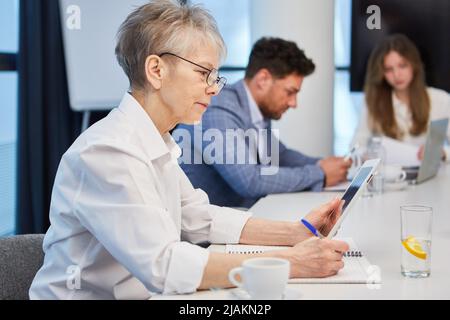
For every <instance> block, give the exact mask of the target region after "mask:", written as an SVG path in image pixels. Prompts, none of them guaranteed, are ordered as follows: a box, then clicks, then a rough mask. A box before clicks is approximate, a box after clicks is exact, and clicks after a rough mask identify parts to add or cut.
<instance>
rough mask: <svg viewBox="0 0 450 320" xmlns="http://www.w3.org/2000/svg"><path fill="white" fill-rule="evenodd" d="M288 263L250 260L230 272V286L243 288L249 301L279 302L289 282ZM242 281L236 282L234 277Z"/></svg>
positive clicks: (279, 260) (269, 259)
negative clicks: (238, 277)
mask: <svg viewBox="0 0 450 320" xmlns="http://www.w3.org/2000/svg"><path fill="white" fill-rule="evenodd" d="M289 273H290V263H289V261H288V260H285V259H279V258H252V259H248V260H245V261H244V262H243V263H242V267H239V268H234V269H233V270H231V271H230V273H229V275H228V278H229V280H230V282H231V283H232V284H234V285H235V286H237V287H239V288H243V289H244V290H245V291H247V293H248V294H249V296H250V298H251V299H255V300H279V299H282V298H283V294H284V291H285V289H286V284H287V282H288V280H289ZM237 275H239V276H240V277H241V279H242V282H241V281H238V280H237V279H236V276H237Z"/></svg>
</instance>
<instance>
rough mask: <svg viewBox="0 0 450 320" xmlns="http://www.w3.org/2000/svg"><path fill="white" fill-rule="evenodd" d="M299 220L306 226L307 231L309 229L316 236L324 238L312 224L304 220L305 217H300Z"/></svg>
mask: <svg viewBox="0 0 450 320" xmlns="http://www.w3.org/2000/svg"><path fill="white" fill-rule="evenodd" d="M301 222H302V223H303V224H304V225H305V227H306V228H308V230H309V231H311V232H312V233H313V234H314V235H315V236H316V237H318V238H320V239H322V238H324V236H323V235H322V234H320V232H319V231H317V229H316V228H314V226H313V225H312V224H311V223H309V222H308V221H306V220H305V219H302V220H301Z"/></svg>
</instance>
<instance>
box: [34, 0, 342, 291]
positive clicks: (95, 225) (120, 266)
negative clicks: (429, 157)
mask: <svg viewBox="0 0 450 320" xmlns="http://www.w3.org/2000/svg"><path fill="white" fill-rule="evenodd" d="M224 51H225V45H224V43H223V40H222V38H221V36H220V34H219V32H218V29H217V26H216V24H215V21H214V19H213V18H212V17H211V16H210V15H209V14H208V13H207V12H206V11H205V10H203V9H202V8H200V7H196V6H186V5H180V4H178V3H176V2H175V1H173V2H172V1H168V0H159V1H151V2H150V3H148V4H147V5H144V6H142V7H140V8H138V9H136V10H135V11H134V12H133V13H131V14H130V15H129V16H128V18H127V19H126V21H125V22H124V23H123V24H122V26H121V27H120V30H119V33H118V43H117V48H116V55H117V59H118V61H119V64H120V65H121V66H122V68H123V69H124V71H125V73H126V75H127V76H128V78H129V81H130V92H128V93H126V94H125V95H124V97H123V100H122V102H121V103H120V105H119V107H118V108H117V109H114V110H113V111H112V112H111V113H110V114H109V115H108V116H107V117H106V118H105V119H103V120H102V121H100V122H98V123H97V124H95V125H94V126H92V127H91V128H90V129H88V130H87V131H86V132H84V133H83V134H82V135H81V136H80V137H79V138H78V139H77V140H76V141H75V143H74V144H73V145H72V146H71V147H70V149H69V150H68V151H67V152H66V153H65V154H64V156H63V158H62V160H61V164H60V166H59V169H58V173H57V176H56V180H55V184H54V190H53V194H52V201H51V208H50V218H51V227H50V229H49V230H48V232H47V234H46V237H45V241H44V251H45V261H44V264H43V266H42V268H41V269H40V270H39V272H38V273H37V275H36V277H35V279H34V281H33V284H32V286H31V289H30V297H31V298H32V299H130V298H131V299H147V298H150V297H151V296H152V293H163V294H181V293H189V292H195V291H196V290H198V289H208V288H212V287H229V286H231V284H230V283H229V282H228V278H227V275H228V272H229V271H230V270H231V269H232V268H234V267H236V266H238V265H240V264H241V263H242V262H243V261H244V260H245V259H247V258H249V257H254V256H271V257H282V258H285V259H288V260H289V261H290V262H291V276H292V277H324V276H329V275H332V274H335V273H336V272H337V271H338V270H340V269H341V268H342V267H343V262H342V252H345V251H346V250H347V249H348V245H347V244H346V243H344V242H340V241H332V240H319V239H318V238H316V237H312V234H311V233H310V232H309V231H308V229H306V228H305V227H304V226H303V225H301V224H300V223H298V222H275V221H266V220H262V219H255V218H252V217H251V214H250V213H245V212H242V211H236V210H233V209H229V208H222V207H216V206H213V205H210V204H209V203H208V197H207V196H206V194H205V193H204V192H203V191H201V190H194V188H193V187H192V185H191V183H190V182H189V180H188V179H187V177H186V176H185V174H184V173H183V171H182V170H181V169H180V168H179V166H178V164H177V157H179V156H180V150H179V148H178V147H177V145H176V144H175V143H174V141H173V140H172V137H171V136H170V134H169V131H170V130H171V129H173V128H174V127H175V126H176V125H177V124H179V123H187V124H193V123H196V122H199V121H200V120H201V116H202V114H203V112H204V111H205V110H206V108H207V107H208V104H209V102H210V99H211V97H212V96H214V95H216V94H218V93H219V92H220V90H221V89H222V87H223V86H224V84H225V79H224V78H220V77H219V76H218V72H217V69H218V66H219V61H220V60H221V58H222V57H223V56H224ZM341 206H342V203H340V201H339V200H337V199H336V200H334V201H332V202H330V203H328V204H325V205H323V206H322V207H320V208H319V209H317V210H314V211H312V212H311V213H310V214H309V215H308V216H307V217H306V218H307V219H308V220H309V221H310V223H312V224H313V225H314V226H315V227H316V228H318V229H319V230H320V231H322V232H323V233H327V232H328V231H329V230H330V229H331V227H332V226H333V224H334V222H335V220H336V219H337V217H338V215H339V214H340V211H341ZM304 240H306V241H304ZM203 242H211V243H245V244H261V245H265V244H266V245H268V244H272V245H286V246H289V247H288V248H287V249H286V250H281V251H277V252H267V253H264V254H259V255H227V254H224V253H213V252H209V251H208V250H207V249H204V248H202V247H200V246H198V245H197V244H199V243H203Z"/></svg>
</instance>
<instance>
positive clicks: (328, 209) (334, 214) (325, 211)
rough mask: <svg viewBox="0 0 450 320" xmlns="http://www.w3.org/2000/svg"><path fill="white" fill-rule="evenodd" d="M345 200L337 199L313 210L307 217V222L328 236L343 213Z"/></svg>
mask: <svg viewBox="0 0 450 320" xmlns="http://www.w3.org/2000/svg"><path fill="white" fill-rule="evenodd" d="M343 205H344V200H340V199H339V198H335V199H333V200H331V201H330V202H328V203H325V204H323V205H322V206H320V207H319V208H317V209H314V210H312V211H311V212H310V213H308V214H307V215H306V216H305V219H306V221H308V222H309V223H311V224H312V225H313V226H314V227H315V228H316V229H317V230H318V231H319V232H320V233H321V234H322V235H324V236H327V235H328V233H330V231H331V229H332V228H333V226H334V224H335V223H336V221H337V220H338V219H339V217H340V216H341V213H342V206H343Z"/></svg>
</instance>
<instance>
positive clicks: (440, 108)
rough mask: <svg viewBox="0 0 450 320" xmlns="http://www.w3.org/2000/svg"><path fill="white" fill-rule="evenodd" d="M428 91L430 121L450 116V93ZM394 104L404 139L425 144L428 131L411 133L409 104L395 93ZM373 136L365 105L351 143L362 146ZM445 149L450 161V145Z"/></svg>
mask: <svg viewBox="0 0 450 320" xmlns="http://www.w3.org/2000/svg"><path fill="white" fill-rule="evenodd" d="M427 93H428V96H429V97H430V104H431V111H430V121H433V120H438V119H442V118H450V95H449V94H448V93H447V92H446V91H444V90H440V89H436V88H427ZM392 104H393V107H394V115H395V120H396V122H397V125H398V127H399V129H400V130H401V131H402V132H404V135H403V138H402V141H403V142H406V143H409V144H413V145H416V146H421V145H424V144H425V140H426V133H423V134H421V135H419V136H412V135H411V134H410V133H409V130H410V128H411V127H412V125H413V122H412V117H411V112H410V110H409V107H408V105H406V104H405V103H403V102H402V101H401V100H400V99H398V98H397V97H396V95H395V94H394V93H392ZM371 136H372V129H371V124H370V119H369V116H368V112H367V106H366V105H364V106H363V108H362V110H361V117H360V120H359V125H358V128H357V130H356V132H355V135H354V137H353V141H352V144H351V145H352V146H353V145H355V144H356V143H358V144H359V145H360V146H363V145H365V144H366V142H367V141H368V139H369V138H370V137H371ZM447 139H448V140H450V126H449V128H448V132H447ZM444 151H445V153H446V159H447V162H450V147H449V146H445V147H444Z"/></svg>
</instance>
